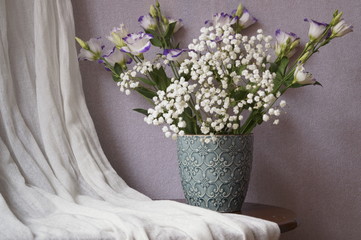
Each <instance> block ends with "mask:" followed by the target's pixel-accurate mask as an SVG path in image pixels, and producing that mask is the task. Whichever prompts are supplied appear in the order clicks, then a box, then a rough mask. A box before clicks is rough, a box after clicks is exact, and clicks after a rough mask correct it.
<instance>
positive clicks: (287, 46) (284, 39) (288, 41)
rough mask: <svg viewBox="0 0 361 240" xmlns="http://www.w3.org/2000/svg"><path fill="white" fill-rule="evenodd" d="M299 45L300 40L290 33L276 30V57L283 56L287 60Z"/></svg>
mask: <svg viewBox="0 0 361 240" xmlns="http://www.w3.org/2000/svg"><path fill="white" fill-rule="evenodd" d="M299 44H300V38H299V37H297V35H296V34H294V33H292V32H289V33H287V32H284V31H281V30H280V29H277V30H276V44H275V53H276V55H277V56H280V55H283V54H285V55H286V56H287V57H288V58H290V57H292V56H293V55H294V54H295V53H296V48H297V47H298V45H299Z"/></svg>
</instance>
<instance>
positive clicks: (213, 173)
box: [177, 134, 253, 212]
mask: <svg viewBox="0 0 361 240" xmlns="http://www.w3.org/2000/svg"><path fill="white" fill-rule="evenodd" d="M206 138H210V137H209V136H197V135H187V136H182V137H178V140H177V148H178V161H179V170H180V175H181V179H182V187H183V190H184V193H185V197H186V200H187V202H188V203H189V204H190V205H193V206H199V207H203V208H207V209H212V210H215V211H219V212H235V211H240V210H241V207H242V203H243V201H244V198H245V196H246V193H247V189H248V183H249V178H250V172H251V167H252V152H253V135H251V134H249V135H222V136H216V139H215V140H214V141H212V140H211V141H210V142H209V143H206V142H205V141H204V140H205V139H206Z"/></svg>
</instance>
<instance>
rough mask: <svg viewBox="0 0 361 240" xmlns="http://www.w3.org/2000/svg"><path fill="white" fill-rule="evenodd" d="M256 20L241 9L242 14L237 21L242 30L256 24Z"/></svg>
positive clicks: (245, 10)
mask: <svg viewBox="0 0 361 240" xmlns="http://www.w3.org/2000/svg"><path fill="white" fill-rule="evenodd" d="M257 21H258V20H257V18H255V17H253V16H252V15H251V14H250V13H249V12H248V10H247V9H246V8H244V9H243V13H242V15H241V17H240V18H239V20H238V24H239V25H240V27H241V28H242V29H244V28H247V27H249V26H251V25H252V24H254V23H256V22H257Z"/></svg>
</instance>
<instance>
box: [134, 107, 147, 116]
mask: <svg viewBox="0 0 361 240" xmlns="http://www.w3.org/2000/svg"><path fill="white" fill-rule="evenodd" d="M133 111H136V112H138V113H141V114H144V115H145V116H148V111H147V110H146V109H143V108H134V109H133Z"/></svg>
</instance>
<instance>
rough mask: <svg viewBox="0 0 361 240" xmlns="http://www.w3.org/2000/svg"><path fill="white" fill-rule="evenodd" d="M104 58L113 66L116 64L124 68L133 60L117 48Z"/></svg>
mask: <svg viewBox="0 0 361 240" xmlns="http://www.w3.org/2000/svg"><path fill="white" fill-rule="evenodd" d="M104 58H105V60H107V62H108V63H109V64H110V65H112V66H114V65H115V64H116V63H118V64H119V65H121V66H124V65H125V64H129V63H131V62H132V59H131V58H130V57H129V56H128V55H127V54H125V53H124V52H122V51H120V50H119V49H117V48H115V47H114V48H113V49H112V50H111V51H110V52H109V53H108V54H107V55H105V56H104Z"/></svg>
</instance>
